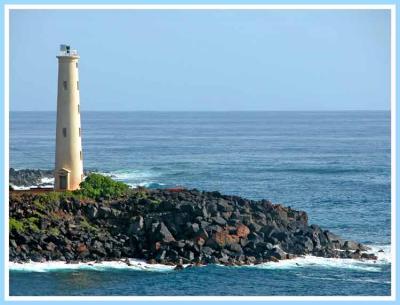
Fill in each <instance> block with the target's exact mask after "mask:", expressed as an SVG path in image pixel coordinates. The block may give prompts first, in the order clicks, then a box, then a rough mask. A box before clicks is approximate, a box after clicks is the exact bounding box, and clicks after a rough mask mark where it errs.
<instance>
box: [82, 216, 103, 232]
mask: <svg viewBox="0 0 400 305" xmlns="http://www.w3.org/2000/svg"><path fill="white" fill-rule="evenodd" d="M79 224H80V226H81V227H82V228H84V229H86V230H87V231H91V232H97V231H98V230H99V229H98V228H96V227H95V226H93V225H91V224H90V223H89V222H88V221H87V220H86V219H82V220H81V221H80V223H79Z"/></svg>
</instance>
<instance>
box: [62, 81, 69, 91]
mask: <svg viewBox="0 0 400 305" xmlns="http://www.w3.org/2000/svg"><path fill="white" fill-rule="evenodd" d="M63 86H64V90H67V89H68V86H67V81H66V80H65V81H63Z"/></svg>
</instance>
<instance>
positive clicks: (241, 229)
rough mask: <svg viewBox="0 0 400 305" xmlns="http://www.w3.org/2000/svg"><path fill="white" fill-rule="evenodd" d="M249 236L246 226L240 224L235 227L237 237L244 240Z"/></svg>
mask: <svg viewBox="0 0 400 305" xmlns="http://www.w3.org/2000/svg"><path fill="white" fill-rule="evenodd" d="M249 234H250V229H249V228H248V227H247V226H246V225H243V224H240V225H238V226H237V227H236V235H237V236H239V237H243V238H246V237H247V235H249Z"/></svg>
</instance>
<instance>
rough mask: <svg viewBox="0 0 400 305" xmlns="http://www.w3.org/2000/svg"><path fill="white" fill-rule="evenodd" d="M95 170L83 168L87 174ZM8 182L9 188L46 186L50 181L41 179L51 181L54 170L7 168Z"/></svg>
mask: <svg viewBox="0 0 400 305" xmlns="http://www.w3.org/2000/svg"><path fill="white" fill-rule="evenodd" d="M95 171H96V170H85V171H84V174H85V175H88V174H90V173H92V172H95ZM8 174H9V184H10V186H11V188H12V187H13V186H14V187H15V186H17V187H39V188H40V187H47V186H49V184H52V182H48V183H44V182H43V179H47V180H49V181H51V180H52V179H53V178H54V172H53V170H50V169H29V168H26V169H14V168H12V167H11V168H10V169H9V172H8Z"/></svg>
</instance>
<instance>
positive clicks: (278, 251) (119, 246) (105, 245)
mask: <svg viewBox="0 0 400 305" xmlns="http://www.w3.org/2000/svg"><path fill="white" fill-rule="evenodd" d="M69 196H73V195H69ZM9 216H10V244H9V246H10V255H9V259H10V261H29V260H32V261H48V260H64V261H67V262H74V261H90V260H116V259H121V258H127V257H129V258H140V259H144V260H146V261H149V262H152V263H155V262H158V263H163V264H175V265H181V264H182V263H193V264H207V263H220V264H225V265H234V264H238V265H242V264H254V263H262V262H268V261H277V260H283V259H290V258H293V257H295V256H299V255H306V254H311V255H316V256H323V257H337V258H353V259H376V256H375V255H374V254H368V253H365V251H366V250H367V247H366V246H365V245H362V244H360V243H357V242H354V241H350V240H343V239H342V238H340V237H339V236H337V235H335V234H333V233H331V232H330V231H328V230H323V229H321V228H320V227H319V226H317V225H311V226H310V225H309V224H308V217H307V214H306V213H305V212H303V211H296V210H294V209H292V208H290V207H284V206H282V205H274V204H272V203H271V202H269V201H267V200H261V201H254V200H248V199H245V198H241V197H237V196H225V195H221V194H220V193H219V192H201V191H198V190H179V191H176V190H148V189H143V188H140V189H133V190H131V191H130V192H129V194H128V195H126V196H123V197H121V198H119V199H117V200H115V199H114V200H110V201H106V200H98V201H97V202H96V201H94V200H91V199H79V198H78V197H75V198H74V197H66V196H65V195H62V194H60V193H58V194H57V193H48V194H44V195H43V194H41V195H40V194H39V195H35V194H33V193H30V192H23V193H21V192H19V193H18V192H11V193H10V212H9Z"/></svg>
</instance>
